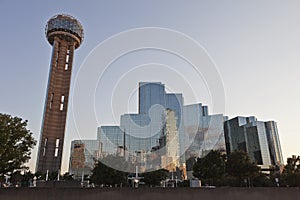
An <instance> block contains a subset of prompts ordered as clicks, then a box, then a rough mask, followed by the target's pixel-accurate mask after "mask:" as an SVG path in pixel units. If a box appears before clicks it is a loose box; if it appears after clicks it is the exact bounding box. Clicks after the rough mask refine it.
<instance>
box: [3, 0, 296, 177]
mask: <svg viewBox="0 0 300 200" xmlns="http://www.w3.org/2000/svg"><path fill="white" fill-rule="evenodd" d="M299 9H300V2H299V1H297V0H294V1H293V0H287V1H277V0H264V1H261V0H251V1H250V0H249V1H246V0H241V1H231V0H226V1H216V0H209V1H198V0H197V1H196V0H195V1H179V0H178V1H176V0H165V1H159V0H153V1H141V0H135V1H134V0H132V1H124V0H119V1H114V0H110V1H99V0H94V1H79V0H72V1H67V0H43V1H38V0H35V1H34V0H28V1H16V0H0V25H1V29H0V44H1V45H0V61H1V62H0V67H1V71H0V72H1V73H0V94H1V95H0V112H3V113H8V114H11V115H14V116H15V115H17V116H20V117H22V118H23V119H27V120H29V129H30V130H31V131H32V132H33V133H34V137H35V138H36V139H37V140H38V139H39V135H40V128H41V122H42V114H43V109H44V101H45V100H44V99H45V94H46V85H47V81H48V72H49V65H50V55H51V46H50V45H49V44H48V42H47V40H46V37H45V34H44V28H45V25H46V22H47V20H48V19H49V18H51V17H52V16H53V15H56V14H59V13H66V14H70V15H73V16H74V17H76V18H77V19H78V20H79V21H80V22H81V23H82V25H83V27H84V31H85V39H84V42H83V44H82V46H81V47H80V48H79V49H77V50H76V52H75V60H74V63H73V66H74V67H73V74H72V83H71V94H70V95H71V96H73V92H74V91H75V90H74V85H75V78H76V76H77V75H78V72H79V69H80V66H82V65H83V63H84V60H85V59H86V58H87V57H88V55H89V54H90V52H91V51H92V50H93V49H94V48H95V47H96V46H97V45H98V44H99V43H101V42H103V41H104V40H105V39H107V38H109V37H111V36H113V35H115V34H118V33H120V32H122V31H127V30H130V29H133V28H143V27H160V28H167V29H172V30H175V31H178V32H181V33H183V34H186V35H188V36H189V37H191V38H193V39H194V40H196V41H197V42H198V43H199V44H201V45H202V46H203V47H204V48H205V50H206V51H207V53H208V54H209V55H210V57H211V59H212V60H213V62H214V63H215V64H216V68H217V69H218V71H219V74H220V76H221V78H222V81H223V87H224V92H225V97H226V98H225V114H226V115H227V116H229V117H230V118H232V117H235V116H250V115H254V116H256V117H257V118H258V120H262V121H266V120H275V121H277V122H278V128H279V134H280V139H281V144H282V150H283V155H284V159H285V160H286V157H288V156H291V155H292V154H297V155H299V154H300V145H299V141H300V132H299V129H298V128H297V125H298V123H299V120H300V117H299V116H300V90H299V89H300V88H299V87H300V79H299V77H300V12H299ZM99 56H101V55H99ZM151 62H155V63H162V64H163V65H161V66H165V65H168V66H172V65H174V66H176V67H178V66H179V65H181V66H182V68H183V69H185V67H188V66H186V65H187V64H186V63H184V62H182V61H181V60H180V59H178V57H176V56H175V57H174V56H173V57H172V56H170V55H169V54H167V53H164V52H159V51H154V50H145V51H143V52H136V53H132V54H129V55H125V56H124V57H123V58H122V59H120V60H118V61H117V62H115V63H114V64H113V65H115V67H116V69H118V67H119V68H120V67H122V66H125V68H123V69H128V70H130V69H132V68H133V67H134V66H135V67H136V66H137V65H143V64H144V65H143V66H142V67H144V69H145V71H143V70H141V71H138V70H136V71H135V73H136V74H135V76H134V77H135V79H134V80H135V82H133V83H132V84H133V85H131V86H130V87H128V90H126V87H123V90H121V88H122V87H119V88H120V89H119V93H118V95H120V96H119V97H122V94H123V93H124V95H125V94H126V93H128V94H130V95H131V96H130V98H129V99H125V100H124V99H123V98H114V100H113V102H111V103H110V102H109V101H107V96H109V95H110V94H111V93H112V92H111V88H105V87H104V88H102V89H101V90H98V89H99V88H100V87H101V86H103V85H114V83H115V82H113V81H114V79H113V78H112V79H110V78H109V77H114V76H113V75H116V76H117V75H118V76H121V75H120V74H118V73H117V72H116V71H111V72H110V73H111V74H110V75H109V74H108V76H107V77H106V79H104V80H105V82H103V81H102V82H101V81H100V82H99V83H97V84H98V85H97V87H96V88H97V89H96V90H95V100H96V104H95V113H96V115H97V117H98V124H97V123H96V124H95V123H93V120H90V119H89V118H87V117H80V116H78V115H77V117H76V113H74V112H75V110H74V109H73V106H72V104H71V103H70V104H69V113H68V119H67V128H66V140H65V149H64V158H63V168H62V170H63V171H66V170H67V169H68V157H69V149H70V142H71V140H72V139H79V138H82V139H94V138H96V131H97V126H99V125H101V124H117V123H119V121H118V120H119V119H118V117H119V116H118V115H119V114H122V113H124V112H136V111H137V105H136V90H134V89H132V88H133V87H135V89H136V88H137V86H138V83H137V82H138V81H139V80H138V78H137V77H139V76H140V77H141V80H147V81H151V80H155V81H157V80H160V81H162V82H164V83H166V86H168V85H171V89H170V91H172V92H181V93H183V94H184V97H185V100H186V102H187V103H193V102H192V97H190V96H189V94H190V93H189V91H185V90H184V87H181V85H179V84H178V88H177V87H176V82H174V81H173V82H172V79H164V78H161V79H159V76H157V77H155V76H154V75H153V74H152V75H151V73H149V76H147V73H145V72H146V70H147V69H148V68H147V64H148V63H151ZM159 66H160V65H157V66H154V67H153V65H152V66H151V67H153V68H155V67H159ZM126 67H128V68H126ZM130 67H131V68H130ZM142 67H140V69H143V68H142ZM151 67H150V68H151ZM176 67H175V68H176ZM162 68H163V67H162ZM113 69H114V68H113V67H112V70H113ZM150 71H151V70H150ZM183 71H184V70H183ZM182 73H183V74H182ZM184 73H185V72H180V73H179V75H184V76H185V77H188V76H189V74H188V70H187V71H186V74H184ZM174 76H176V75H174ZM204 79H205V77H204ZM110 81H112V82H110ZM76 84H80V83H76ZM134 84H135V85H134ZM193 84H195V82H193ZM192 87H197V88H202V87H203V83H202V82H199V85H197V83H196V85H193V86H192ZM203 88H204V89H203V93H204V95H202V97H203V99H200V101H202V102H203V103H204V104H207V105H209V106H210V107H212V105H211V100H210V98H209V94H207V95H206V93H207V91H205V87H203ZM122 92H123V93H122ZM117 97H118V96H117ZM200 97H201V95H200ZM198 100H199V99H198ZM105 102H106V103H107V104H109V105H107V104H105ZM111 105H112V109H113V110H114V111H113V114H112V112H110V109H105V107H109V108H111ZM120 105H125V106H120ZM210 110H211V111H212V112H213V113H215V112H214V110H212V109H210ZM114 115H115V116H114ZM74 116H75V117H74ZM75 118H76V119H75ZM36 149H37V147H36V148H35V150H34V151H33V155H32V157H33V158H32V159H31V161H30V167H31V169H32V170H34V166H35V160H36Z"/></svg>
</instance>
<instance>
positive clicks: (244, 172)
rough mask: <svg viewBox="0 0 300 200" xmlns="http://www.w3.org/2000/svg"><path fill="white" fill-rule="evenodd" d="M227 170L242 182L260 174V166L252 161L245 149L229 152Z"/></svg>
mask: <svg viewBox="0 0 300 200" xmlns="http://www.w3.org/2000/svg"><path fill="white" fill-rule="evenodd" d="M226 172H227V173H228V174H229V175H231V176H233V177H235V178H237V179H238V181H239V182H240V183H241V181H242V180H244V179H248V178H249V179H250V178H255V177H257V176H259V173H260V168H259V167H258V166H257V165H256V163H255V162H252V161H251V159H250V158H249V156H248V155H247V153H246V152H244V151H234V152H232V153H230V154H229V156H228V159H227V163H226Z"/></svg>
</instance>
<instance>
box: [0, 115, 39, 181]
mask: <svg viewBox="0 0 300 200" xmlns="http://www.w3.org/2000/svg"><path fill="white" fill-rule="evenodd" d="M26 126H27V120H25V121H23V120H22V119H21V118H19V117H12V116H10V115H7V114H1V113H0V141H1V145H0V176H3V175H4V174H7V173H13V172H14V171H15V170H18V169H21V168H24V163H26V162H27V161H28V160H29V159H30V157H31V156H30V154H31V149H32V148H33V147H34V146H35V145H36V141H35V140H34V138H33V136H32V133H31V132H30V131H29V130H28V129H27V128H26Z"/></svg>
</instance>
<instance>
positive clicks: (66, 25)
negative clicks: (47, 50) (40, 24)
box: [45, 14, 84, 48]
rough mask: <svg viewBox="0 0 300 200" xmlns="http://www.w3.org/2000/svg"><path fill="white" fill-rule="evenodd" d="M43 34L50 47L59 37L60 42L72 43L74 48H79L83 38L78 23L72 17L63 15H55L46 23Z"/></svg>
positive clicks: (80, 26) (81, 29)
mask: <svg viewBox="0 0 300 200" xmlns="http://www.w3.org/2000/svg"><path fill="white" fill-rule="evenodd" d="M45 34H46V36H47V38H48V41H49V43H50V44H51V45H53V41H54V38H55V37H59V38H60V39H62V40H67V41H70V42H71V41H74V42H75V48H78V47H79V46H80V44H81V42H82V41H83V36H84V35H83V28H82V25H81V24H80V22H79V21H78V20H77V19H75V18H74V17H72V16H69V15H63V14H60V15H56V16H54V17H52V18H51V19H50V20H49V21H48V23H47V25H46V29H45Z"/></svg>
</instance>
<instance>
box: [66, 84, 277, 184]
mask: <svg viewBox="0 0 300 200" xmlns="http://www.w3.org/2000/svg"><path fill="white" fill-rule="evenodd" d="M138 86H139V90H138V91H139V94H138V97H139V101H138V102H139V109H138V110H139V112H140V113H134V114H132V113H128V114H123V115H121V116H120V119H121V120H120V126H116V125H113V126H100V127H98V130H97V139H96V140H95V141H98V142H99V146H94V147H90V148H91V149H90V152H99V155H100V156H99V158H100V159H101V158H103V157H105V156H108V155H118V156H124V157H125V158H126V160H127V161H129V162H130V163H132V164H134V165H136V166H138V167H139V171H141V172H145V171H149V170H150V171H151V170H156V169H160V168H165V169H168V170H169V171H177V172H178V171H180V174H181V178H183V179H186V178H187V176H188V178H190V177H191V173H190V172H186V163H185V162H186V160H188V159H189V158H190V157H204V156H205V155H206V154H207V153H208V152H209V151H211V150H219V151H221V152H222V153H227V154H229V153H230V152H232V151H234V150H244V151H245V152H247V153H248V154H249V156H250V158H251V159H252V160H253V161H256V162H257V163H258V164H259V165H260V166H261V167H262V168H263V169H267V168H269V167H271V166H272V165H273V166H275V165H278V166H281V165H282V163H283V160H282V153H281V146H280V141H279V136H278V130H277V126H276V123H275V122H273V121H270V122H260V121H257V120H256V118H255V117H236V118H233V119H230V120H228V117H227V116H224V115H223V114H214V115H209V112H208V107H207V106H204V105H202V104H201V103H195V104H190V105H184V98H183V95H182V94H172V93H167V92H166V91H165V85H164V84H162V83H161V82H140V83H139V84H138ZM178 116H179V117H178ZM90 141H91V140H81V141H78V140H77V142H76V141H73V142H72V145H71V146H72V147H71V156H70V158H71V157H72V152H73V149H74V147H75V146H76V145H78V144H85V143H87V144H86V147H88V146H89V145H88V143H89V142H90ZM90 155H91V154H90ZM90 155H89V156H90ZM93 162H94V160H91V159H89V158H87V159H86V160H85V163H86V164H87V165H88V166H92V165H93ZM105 164H107V165H109V166H110V167H113V168H116V169H118V170H122V169H121V168H118V166H113V165H110V164H111V163H105ZM74 168H76V167H74V166H72V163H71V159H70V169H74ZM70 171H72V170H70ZM73 171H74V170H73ZM73 171H72V172H73ZM85 173H87V174H88V170H87V171H85Z"/></svg>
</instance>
